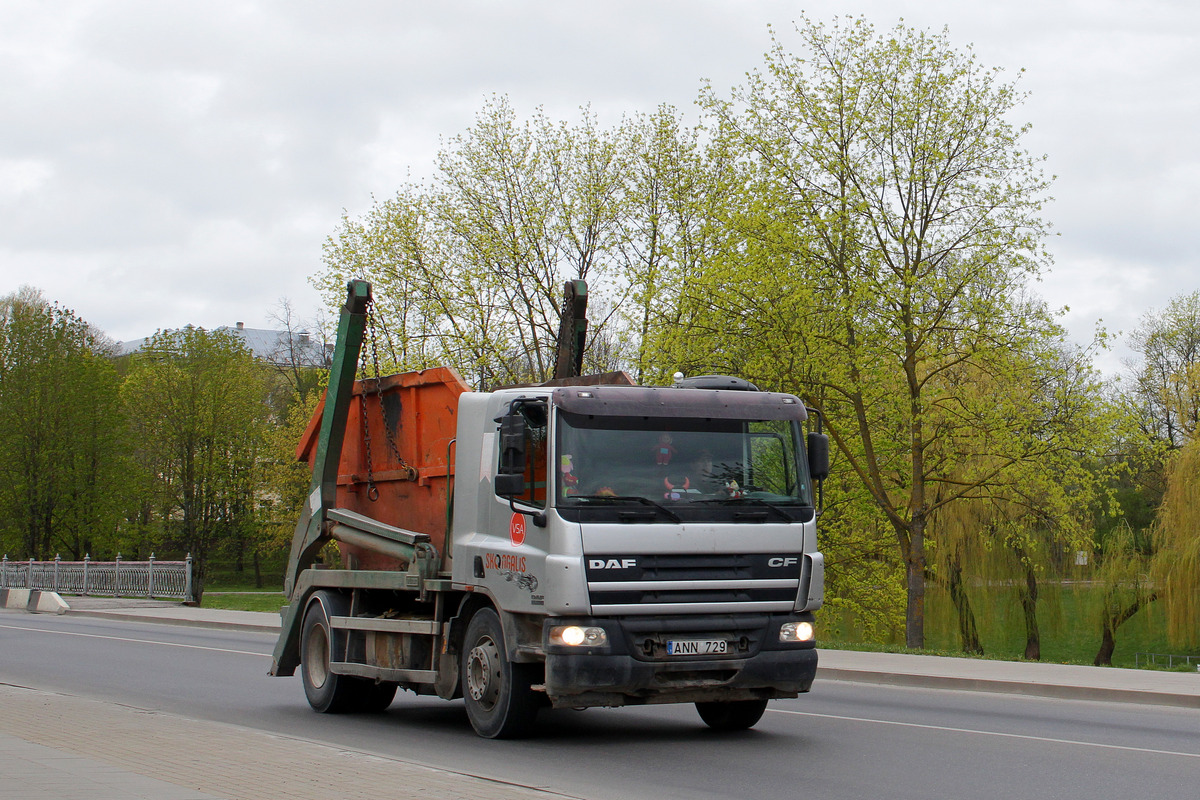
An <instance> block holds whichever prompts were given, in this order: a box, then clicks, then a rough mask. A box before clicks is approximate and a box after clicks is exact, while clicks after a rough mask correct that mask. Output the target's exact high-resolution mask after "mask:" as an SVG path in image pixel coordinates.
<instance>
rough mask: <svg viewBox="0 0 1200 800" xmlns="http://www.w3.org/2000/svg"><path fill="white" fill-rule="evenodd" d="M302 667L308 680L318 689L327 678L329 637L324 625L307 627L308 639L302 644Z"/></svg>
mask: <svg viewBox="0 0 1200 800" xmlns="http://www.w3.org/2000/svg"><path fill="white" fill-rule="evenodd" d="M304 667H305V671H306V673H307V675H308V682H309V683H311V684H312V686H313V688H315V689H320V688H321V687H322V686H324V685H325V681H326V680H328V679H329V637H328V636H327V635H326V633H325V626H324V625H314V626H312V628H310V629H309V637H308V641H307V642H305V644H304Z"/></svg>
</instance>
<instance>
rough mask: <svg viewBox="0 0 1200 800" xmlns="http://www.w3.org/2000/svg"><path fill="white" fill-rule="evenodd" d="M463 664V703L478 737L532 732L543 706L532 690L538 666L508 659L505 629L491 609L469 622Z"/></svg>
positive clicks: (489, 737)
mask: <svg viewBox="0 0 1200 800" xmlns="http://www.w3.org/2000/svg"><path fill="white" fill-rule="evenodd" d="M461 664H462V668H461V672H462V677H461V679H462V693H463V701H464V703H465V704H466V707H467V717H468V719H470V720H471V727H472V728H474V729H475V732H476V733H478V734H479V735H480V736H482V737H484V738H485V739H511V738H515V737H519V736H524V735H526V734H528V733H529V732H530V731H531V730H532V729H533V722H534V718H535V717H536V716H537V710H538V706H539V705H540V703H539V700H538V697H537V696H536V695H535V693H534V692H533V690H532V689H531V688H530V687H531V686H532V685H533V681H534V678H535V674H534V673H535V671H536V666H535V665H533V664H515V663H513V662H512V661H509V660H508V656H507V652H506V651H505V649H504V628H503V626H502V625H501V624H500V618H499V617H498V616H496V612H495V611H493V610H492V609H490V608H483V609H480V610H479V611H477V612H476V613H475V616H473V617H471V621H470V623H469V624H468V625H467V634H466V637H465V639H464V640H463V651H462V659H461Z"/></svg>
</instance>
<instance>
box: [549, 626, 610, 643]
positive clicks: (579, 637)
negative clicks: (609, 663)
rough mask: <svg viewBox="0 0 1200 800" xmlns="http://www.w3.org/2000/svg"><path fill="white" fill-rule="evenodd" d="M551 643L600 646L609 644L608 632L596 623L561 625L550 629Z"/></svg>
mask: <svg viewBox="0 0 1200 800" xmlns="http://www.w3.org/2000/svg"><path fill="white" fill-rule="evenodd" d="M550 644H561V645H566V646H568V647H598V646H600V645H605V644H608V633H607V632H606V631H605V630H604V628H598V627H596V626H594V625H589V626H587V627H583V626H582V625H559V626H557V627H554V628H551V629H550Z"/></svg>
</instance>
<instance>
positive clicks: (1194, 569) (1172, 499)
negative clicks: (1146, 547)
mask: <svg viewBox="0 0 1200 800" xmlns="http://www.w3.org/2000/svg"><path fill="white" fill-rule="evenodd" d="M1154 532H1155V543H1156V546H1157V552H1156V554H1155V561H1154V566H1153V570H1152V574H1153V577H1154V583H1155V585H1156V586H1158V587H1160V588H1159V592H1160V595H1161V597H1162V599H1163V601H1164V603H1165V606H1166V611H1167V625H1168V635H1169V636H1170V638H1171V639H1172V640H1173V641H1174V642H1177V643H1178V644H1179V645H1181V646H1184V647H1195V646H1196V645H1197V644H1200V438H1193V439H1192V440H1191V441H1190V442H1189V443H1188V444H1186V445H1185V446H1184V447H1183V448H1182V449H1181V450H1180V452H1179V453H1178V454H1177V455H1176V456H1175V457H1174V458H1173V459H1172V460H1171V464H1170V466H1169V468H1168V471H1167V491H1166V494H1165V495H1164V497H1163V502H1162V506H1161V507H1160V508H1159V514H1158V518H1157V519H1156V521H1155V527H1154Z"/></svg>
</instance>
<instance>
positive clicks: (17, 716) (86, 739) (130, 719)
mask: <svg viewBox="0 0 1200 800" xmlns="http://www.w3.org/2000/svg"><path fill="white" fill-rule="evenodd" d="M0 765H3V780H2V781H0V798H3V800H218V799H224V800H279V798H287V800H359V799H360V798H361V800H377V799H378V798H382V797H420V798H430V799H431V800H442V799H443V798H444V799H445V800H547V799H548V798H561V797H564V795H561V794H558V793H555V792H545V791H540V790H538V789H535V788H529V787H525V786H517V785H514V784H511V783H503V782H500V781H489V780H485V779H483V778H478V777H475V776H471V775H462V774H458V773H455V772H449V771H446V770H439V769H434V768H431V767H426V766H423V765H421V764H414V763H411V762H407V761H402V760H399V759H395V758H390V757H387V756H383V755H368V754H364V753H359V752H355V751H348V750H343V749H340V748H337V747H331V746H329V745H325V744H321V743H318V742H312V741H309V740H306V739H302V738H298V737H297V738H293V737H287V736H280V735H275V734H270V733H266V732H263V731H255V730H252V729H250V728H243V727H240V726H237V725H226V724H222V723H218V722H206V721H203V720H195V719H187V718H185V717H179V716H174V715H172V714H163V713H158V712H153V711H145V710H142V709H136V708H131V707H129V706H123V705H117V704H113V703H102V702H99V701H95V700H87V699H84V698H80V697H73V696H70V695H63V694H56V693H54V692H44V691H39V690H35V689H24V688H20V687H16V686H7V685H3V684H0Z"/></svg>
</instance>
